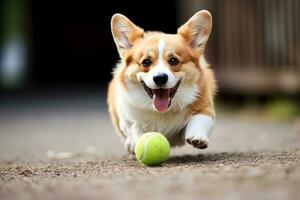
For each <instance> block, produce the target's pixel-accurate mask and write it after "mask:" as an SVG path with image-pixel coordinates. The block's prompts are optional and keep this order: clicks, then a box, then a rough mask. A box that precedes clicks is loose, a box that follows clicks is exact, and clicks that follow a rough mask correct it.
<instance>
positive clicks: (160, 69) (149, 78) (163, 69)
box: [138, 39, 178, 89]
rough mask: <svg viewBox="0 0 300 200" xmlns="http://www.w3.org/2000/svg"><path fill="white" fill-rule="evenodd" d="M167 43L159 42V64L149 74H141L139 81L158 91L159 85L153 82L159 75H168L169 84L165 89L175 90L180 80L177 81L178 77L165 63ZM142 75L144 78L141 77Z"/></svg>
mask: <svg viewBox="0 0 300 200" xmlns="http://www.w3.org/2000/svg"><path fill="white" fill-rule="evenodd" d="M165 45H166V44H165V41H163V40H162V39H161V40H159V42H158V45H157V48H158V62H157V65H156V66H154V67H153V68H152V69H151V70H150V71H149V72H148V73H144V74H139V75H138V79H139V80H140V79H142V80H143V81H144V82H145V83H146V85H147V86H148V87H149V88H151V89H157V88H158V87H157V85H156V84H155V83H154V81H153V77H154V76H157V75H159V74H163V73H165V74H167V75H168V82H167V83H166V85H164V87H163V88H173V87H175V85H176V83H177V81H178V80H176V77H175V76H174V75H173V74H172V72H171V71H170V69H169V68H168V67H167V66H166V64H165V61H164V57H163V55H164V50H165ZM141 75H142V77H140V76H141Z"/></svg>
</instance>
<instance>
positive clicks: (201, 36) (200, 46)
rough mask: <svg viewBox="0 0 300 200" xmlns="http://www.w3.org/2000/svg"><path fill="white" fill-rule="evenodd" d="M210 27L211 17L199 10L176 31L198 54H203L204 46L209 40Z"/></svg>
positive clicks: (208, 13)
mask: <svg viewBox="0 0 300 200" xmlns="http://www.w3.org/2000/svg"><path fill="white" fill-rule="evenodd" d="M211 27H212V17H211V14H210V12H208V11H207V10H201V11H199V12H197V13H196V14H194V15H193V16H192V17H191V18H190V19H189V20H188V21H187V22H186V23H185V24H184V25H182V26H181V27H180V28H179V29H178V30H177V34H180V35H181V36H182V37H183V38H184V39H185V40H186V41H187V43H188V44H189V45H190V47H191V48H192V49H195V50H196V51H197V52H198V53H203V51H204V48H205V44H206V42H207V40H208V38H209V35H210V32H211Z"/></svg>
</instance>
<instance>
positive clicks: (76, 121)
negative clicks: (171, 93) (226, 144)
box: [0, 0, 300, 159]
mask: <svg viewBox="0 0 300 200" xmlns="http://www.w3.org/2000/svg"><path fill="white" fill-rule="evenodd" d="M0 9H1V10H0V16H1V17H0V138H1V139H0V144H1V145H0V146H1V148H0V150H1V152H2V154H1V155H0V157H1V158H3V159H4V158H10V157H11V155H14V156H15V155H21V152H22V155H23V153H24V152H25V153H26V152H28V154H30V155H32V152H33V151H34V150H35V149H36V148H37V147H39V148H40V150H41V152H48V154H49V155H52V154H51V152H52V151H54V150H53V149H56V150H57V151H72V150H74V151H76V150H77V149H76V148H81V149H85V150H84V151H87V152H93V151H94V150H95V149H97V148H95V146H100V145H102V144H106V143H107V141H106V139H104V138H106V136H107V137H108V138H111V137H112V138H113V139H111V143H112V144H115V146H116V149H117V150H112V148H110V147H106V150H103V148H102V149H101V151H102V153H103V155H105V154H110V153H111V154H112V155H115V154H114V151H116V152H119V151H121V150H120V149H122V145H120V142H119V140H118V139H117V136H115V135H113V134H111V133H113V129H112V127H111V125H110V122H109V119H108V115H107V111H106V104H105V98H106V89H107V85H108V82H109V80H110V79H111V71H112V68H113V66H114V65H115V63H116V62H117V61H118V59H119V57H118V54H117V50H116V47H115V44H114V42H113V39H112V37H111V32H110V18H111V16H112V15H113V14H114V13H116V12H119V13H122V14H124V15H126V16H128V17H129V18H130V19H131V20H132V21H133V22H135V23H136V24H137V25H139V26H141V27H143V28H144V29H145V30H161V31H163V32H167V33H176V30H177V27H179V26H180V25H181V24H183V23H184V22H186V21H187V20H188V19H189V18H190V17H191V16H192V15H193V14H194V13H195V12H196V11H198V10H201V9H208V10H209V11H210V12H211V13H212V15H213V19H214V20H213V30H212V34H211V36H210V39H209V42H208V45H207V51H206V57H207V59H208V61H209V62H210V63H211V64H212V67H213V68H214V70H215V72H216V76H217V79H218V83H219V92H218V97H217V109H218V110H219V113H220V116H221V117H220V121H221V124H222V119H226V120H228V119H235V118H234V117H236V116H238V117H245V118H246V119H247V120H248V118H252V119H256V120H257V119H259V120H260V119H261V118H263V119H267V120H269V119H271V120H275V121H277V120H279V121H280V122H284V123H288V125H287V127H288V130H290V129H289V128H290V127H291V130H293V131H294V130H296V131H298V130H299V129H300V128H299V123H300V122H299V112H300V111H299V103H300V101H299V100H300V98H299V97H300V16H299V15H300V1H299V0H285V1H282V0H226V1H225V0H189V1H180V0H177V1H174V0H165V1H156V0H153V1H149V2H143V3H141V1H124V0H111V1H106V2H105V3H103V2H101V1H84V2H82V1H79V2H76V1H56V0H52V1H37V0H3V1H1V3H0ZM222 116H225V117H223V118H222ZM227 116H229V117H227ZM226 120H225V121H226ZM247 120H246V121H247ZM223 122H224V121H223ZM224 123H225V125H224V126H226V127H227V126H230V124H232V123H234V120H228V121H226V122H224ZM249 123H250V122H248V121H247V122H246V124H248V125H247V127H249V126H251V124H250V125H249ZM273 125H274V124H272V125H266V127H270V126H273ZM276 125H278V123H277V122H276V123H275V125H274V126H275V127H276ZM290 125H291V126H290ZM240 129H243V128H241V127H240ZM276 129H278V128H276ZM279 129H280V128H279ZM219 130H221V129H220V128H219ZM222 130H223V129H222ZM260 130H261V128H259V127H258V128H257V131H256V132H258V133H259V132H260ZM284 130H285V129H284ZM230 131H231V130H230ZM230 131H229V130H228V132H230ZM277 131H278V130H277ZM220 132H221V131H220ZM267 132H268V131H267ZM269 132H270V133H271V132H273V131H272V130H270V131H269ZM112 135H113V136H112ZM104 136H105V137H104ZM114 137H115V138H114ZM245 137H246V136H245ZM249 137H250V136H249ZM109 140H110V139H109ZM70 141H72V142H74V141H76V142H77V143H76V142H75V144H77V145H75V146H76V147H75V146H74V145H72V143H70ZM101 141H102V143H101ZM68 145H69V146H68ZM232 145H233V146H234V144H232ZM261 145H262V147H264V145H266V144H265V143H262V144H261ZM270 145H275V144H270ZM66 146H67V147H66ZM15 147H19V148H15ZM119 147H120V148H119ZM31 148H32V149H31ZM72 148H73V149H72ZM249 148H252V147H250V146H249ZM13 149H19V150H13ZM49 149H50V150H49ZM225 149H226V148H225ZM234 149H235V150H236V149H238V147H237V145H236V146H234ZM223 150H224V149H223ZM254 150H255V149H254ZM14 151H17V153H15V154H14V153H13V152H14ZM49 151H50V153H49ZM52 153H53V152H52ZM48 154H47V155H48Z"/></svg>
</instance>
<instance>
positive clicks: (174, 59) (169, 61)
mask: <svg viewBox="0 0 300 200" xmlns="http://www.w3.org/2000/svg"><path fill="white" fill-rule="evenodd" d="M168 63H169V64H170V65H172V66H176V65H178V63H179V60H178V59H177V58H170V59H169V60H168Z"/></svg>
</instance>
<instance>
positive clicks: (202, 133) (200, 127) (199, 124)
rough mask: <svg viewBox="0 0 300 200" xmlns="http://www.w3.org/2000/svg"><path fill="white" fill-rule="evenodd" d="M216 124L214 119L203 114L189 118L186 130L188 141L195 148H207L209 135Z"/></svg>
mask: <svg viewBox="0 0 300 200" xmlns="http://www.w3.org/2000/svg"><path fill="white" fill-rule="evenodd" d="M213 126H214V119H213V118H212V117H210V116H207V115H203V114H195V115H193V116H192V117H191V119H190V120H189V122H188V124H187V127H186V131H185V139H186V141H187V142H188V143H189V144H191V145H193V147H195V148H199V149H205V148H207V146H208V143H209V139H208V136H209V134H210V133H211V131H212V129H213Z"/></svg>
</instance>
